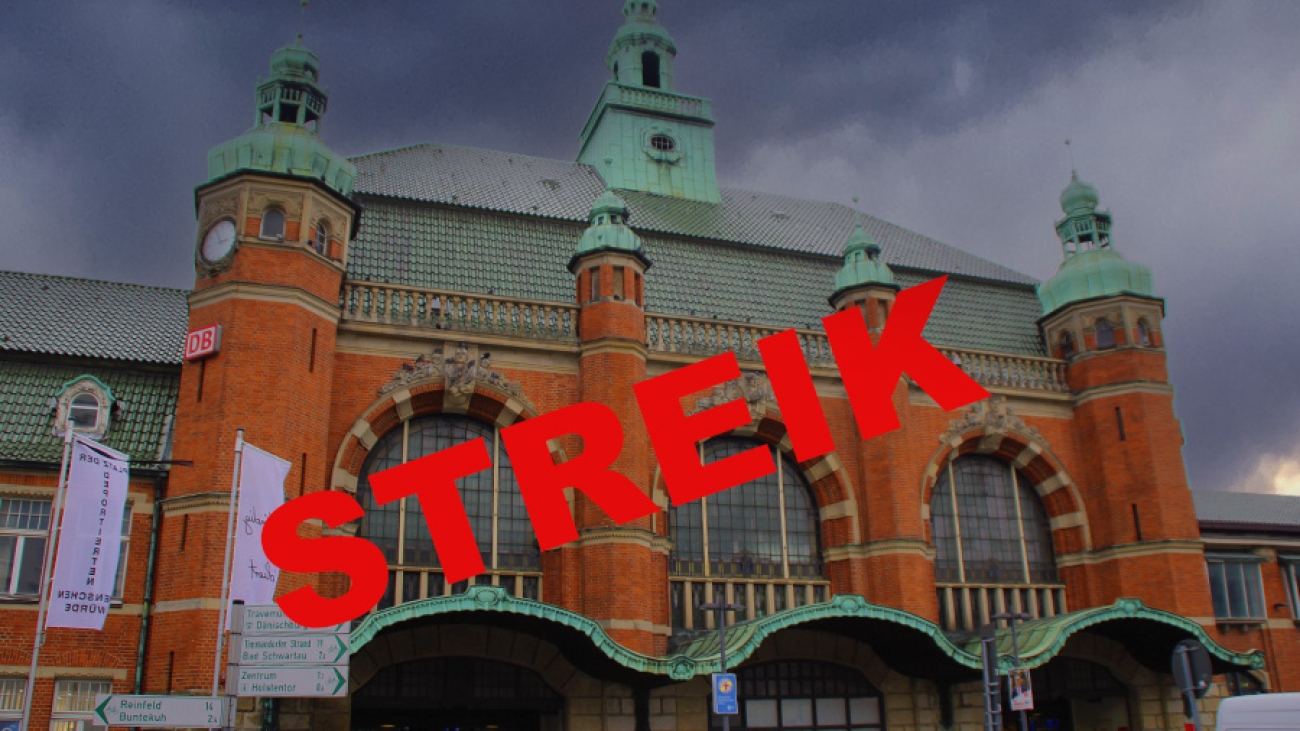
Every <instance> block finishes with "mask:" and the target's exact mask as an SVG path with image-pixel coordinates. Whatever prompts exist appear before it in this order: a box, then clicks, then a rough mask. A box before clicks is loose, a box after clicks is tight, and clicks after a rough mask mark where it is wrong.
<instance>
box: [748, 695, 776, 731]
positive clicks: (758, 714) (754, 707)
mask: <svg viewBox="0 0 1300 731" xmlns="http://www.w3.org/2000/svg"><path fill="white" fill-rule="evenodd" d="M777 725H778V723H777V719H776V701H770V700H765V701H745V727H746V728H774V727H776V726H777Z"/></svg>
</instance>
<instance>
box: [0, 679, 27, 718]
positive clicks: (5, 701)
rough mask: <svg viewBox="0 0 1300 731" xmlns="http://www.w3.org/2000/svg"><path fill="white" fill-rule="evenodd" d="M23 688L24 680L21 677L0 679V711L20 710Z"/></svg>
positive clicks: (24, 687)
mask: <svg viewBox="0 0 1300 731" xmlns="http://www.w3.org/2000/svg"><path fill="white" fill-rule="evenodd" d="M25 689H26V681H24V680H23V679H22V678H4V679H3V680H0V711H22V710H23V691H24V690H25Z"/></svg>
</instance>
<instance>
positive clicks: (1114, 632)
mask: <svg viewBox="0 0 1300 731" xmlns="http://www.w3.org/2000/svg"><path fill="white" fill-rule="evenodd" d="M421 624H439V625H448V624H451V625H455V624H464V625H469V624H473V625H487V626H495V627H503V628H508V629H512V630H515V631H520V632H526V633H528V634H531V635H534V636H536V637H539V638H545V639H547V640H548V641H550V642H552V643H554V644H555V645H556V646H557V647H559V648H561V651H562V652H563V653H564V654H565V656H566V657H568V658H569V660H570V662H572V663H573V664H574V665H575V666H576V667H578V668H581V669H582V670H583V671H584V672H586V673H588V674H590V675H593V676H597V677H603V678H607V679H610V680H615V681H620V682H628V683H638V684H649V685H660V684H665V683H670V682H674V681H684V680H690V679H691V678H694V677H696V676H698V675H705V674H708V673H713V672H718V671H719V670H720V668H721V664H720V658H719V644H718V643H719V637H718V633H716V632H708V633H705V634H702V635H701V636H700V637H698V638H697V639H695V640H693V641H692V642H690V643H689V644H687V645H685V646H683V647H681V648H680V649H679V651H678V652H677V653H675V654H672V655H667V656H664V657H652V656H649V655H643V654H641V653H637V652H633V651H631V650H629V649H627V648H625V647H623V646H622V645H620V644H618V643H617V642H615V641H614V640H613V639H612V638H610V636H609V635H608V634H606V632H605V630H604V629H602V628H601V626H600V625H599V624H598V623H597V622H596V621H595V620H593V619H590V618H588V617H584V616H582V615H580V614H576V613H574V612H570V611H568V610H565V609H561V608H559V607H556V606H552V605H550V604H544V603H542V602H537V601H533V600H529V599H518V598H515V597H512V596H510V595H509V594H507V593H506V592H505V590H503V589H501V588H498V587H491V586H475V587H471V588H470V589H469V590H468V591H467V592H465V593H464V594H458V595H456V596H451V597H440V598H436V599H424V600H421V601H416V602H409V603H406V604H402V605H400V606H396V607H391V608H389V609H385V610H383V611H380V612H376V613H375V614H373V615H371V616H369V617H367V618H366V620H365V621H364V622H362V623H361V625H360V626H359V627H357V629H356V630H354V631H353V632H352V651H353V652H354V653H355V652H358V651H360V650H361V649H362V648H364V647H365V646H366V644H367V643H369V642H371V641H372V640H374V639H375V638H376V637H379V636H380V635H382V634H384V633H385V632H386V631H395V630H397V629H398V628H403V629H404V628H409V627H411V626H418V625H421ZM795 627H798V628H800V629H809V630H820V631H825V632H829V633H833V634H838V635H842V636H845V637H851V638H853V639H856V640H859V641H861V642H863V643H865V644H867V645H870V646H871V648H872V649H873V650H874V651H875V652H876V654H878V655H879V656H880V657H881V659H882V660H884V661H885V662H886V663H887V664H889V666H890V667H892V668H893V669H895V670H897V671H898V672H900V673H903V674H905V675H910V676H913V677H920V678H929V679H933V680H938V681H961V680H967V679H973V678H975V677H977V676H978V673H979V667H980V656H979V642H978V640H975V641H971V642H967V643H966V644H965V645H964V646H961V645H958V644H956V643H954V642H953V641H952V640H951V639H949V637H948V636H947V635H945V634H944V632H943V631H942V630H941V629H940V628H939V626H938V625H936V624H934V623H933V622H930V621H928V620H925V619H922V618H921V617H918V616H916V615H914V614H910V613H908V612H904V611H902V610H899V609H893V608H890V607H884V606H879V605H876V604H871V603H869V602H868V601H867V600H866V599H864V598H862V597H861V596H857V595H854V594H841V595H838V596H836V597H834V598H833V599H831V600H830V601H828V602H823V603H821V604H810V605H807V606H803V607H799V608H797V609H791V610H788V611H784V612H779V613H777V614H772V615H768V616H766V617H762V618H760V619H755V620H751V621H748V622H742V623H740V624H736V625H733V626H731V627H728V628H727V639H726V642H727V665H728V666H729V667H735V666H737V665H740V664H741V663H743V662H744V661H745V660H747V659H748V658H749V657H751V656H752V655H753V654H754V652H755V651H756V650H758V648H759V647H760V646H761V645H762V644H763V642H764V641H766V640H767V639H768V638H769V637H771V636H772V635H774V634H776V633H778V632H781V631H783V630H786V629H791V628H795ZM1085 630H1086V631H1088V632H1090V633H1094V634H1098V635H1101V636H1104V637H1108V638H1110V639H1113V640H1116V641H1118V642H1120V643H1121V644H1123V645H1124V646H1125V647H1126V648H1128V650H1129V651H1130V652H1131V653H1132V654H1133V655H1134V657H1136V658H1137V659H1138V660H1139V661H1140V662H1142V663H1143V664H1145V665H1147V666H1148V667H1150V668H1151V669H1152V670H1155V671H1157V672H1161V673H1167V672H1168V668H1169V657H1170V653H1171V652H1172V650H1173V647H1174V645H1175V644H1177V643H1178V641H1179V640H1182V639H1186V638H1188V637H1191V638H1194V639H1196V640H1198V641H1200V642H1201V644H1203V645H1205V647H1206V649H1207V650H1209V652H1210V656H1211V658H1212V659H1213V663H1214V667H1215V671H1216V672H1224V671H1225V670H1246V669H1258V668H1262V667H1263V666H1264V656H1263V653H1261V652H1259V651H1251V652H1248V653H1235V652H1232V651H1230V650H1227V649H1225V648H1224V647H1222V646H1220V645H1219V644H1217V643H1216V642H1214V641H1213V640H1212V639H1210V637H1209V636H1208V635H1207V634H1206V633H1205V630H1203V629H1202V628H1201V626H1200V625H1198V624H1196V623H1195V622H1193V621H1191V620H1189V619H1186V618H1184V617H1180V616H1178V615H1175V614H1171V613H1169V612H1164V611H1161V610H1158V609H1150V608H1148V607H1146V606H1144V605H1143V604H1142V602H1140V601H1139V600H1137V599H1120V600H1119V601H1117V602H1116V603H1115V604H1113V605H1111V606H1108V607H1097V608H1094V609H1085V610H1082V611H1078V612H1071V613H1069V614H1062V615H1059V616H1056V617H1051V618H1048V619H1040V620H1033V621H1030V622H1025V623H1024V624H1021V625H1019V627H1018V628H1017V635H1018V640H1019V643H1020V656H1021V661H1022V663H1023V664H1025V665H1027V666H1029V667H1037V666H1039V665H1043V664H1045V663H1047V662H1048V661H1049V660H1051V659H1052V658H1053V657H1055V656H1056V655H1057V654H1058V653H1059V652H1060V651H1061V650H1062V649H1063V648H1064V647H1065V643H1066V641H1067V640H1068V639H1069V638H1070V636H1071V635H1073V634H1074V633H1076V632H1082V631H1085ZM997 640H998V651H999V653H1001V654H1003V655H1004V656H1009V655H1010V654H1011V633H1010V631H1009V630H1008V629H1006V628H1003V629H1001V630H999V631H998V635H997ZM1010 663H1011V661H1010V659H1009V657H1004V659H1003V664H1004V665H1005V666H1009V665H1010Z"/></svg>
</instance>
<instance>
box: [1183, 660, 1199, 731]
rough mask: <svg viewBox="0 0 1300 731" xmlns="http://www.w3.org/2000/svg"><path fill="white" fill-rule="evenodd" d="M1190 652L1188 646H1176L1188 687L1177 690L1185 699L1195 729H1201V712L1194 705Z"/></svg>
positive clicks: (1194, 694)
mask: <svg viewBox="0 0 1300 731" xmlns="http://www.w3.org/2000/svg"><path fill="white" fill-rule="evenodd" d="M1191 652H1192V649H1191V648H1190V647H1179V648H1178V655H1179V656H1180V657H1181V658H1182V659H1183V674H1184V675H1185V676H1186V677H1187V683H1188V687H1186V688H1179V690H1180V691H1182V693H1183V697H1184V698H1186V699H1187V710H1188V711H1190V712H1191V714H1192V723H1193V724H1194V725H1195V728H1196V731H1201V712H1200V709H1199V708H1197V707H1196V690H1197V689H1196V687H1195V686H1193V685H1191V683H1192V682H1193V678H1192V658H1190V657H1188V655H1190V654H1191Z"/></svg>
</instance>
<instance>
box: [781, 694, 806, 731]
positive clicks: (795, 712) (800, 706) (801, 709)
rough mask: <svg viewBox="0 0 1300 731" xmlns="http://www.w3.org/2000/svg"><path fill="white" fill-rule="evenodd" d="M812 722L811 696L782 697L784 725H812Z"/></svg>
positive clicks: (786, 726)
mask: <svg viewBox="0 0 1300 731" xmlns="http://www.w3.org/2000/svg"><path fill="white" fill-rule="evenodd" d="M812 722H813V716H812V699H811V698H783V699H781V725H782V726H783V727H785V728H790V727H792V726H811V725H812Z"/></svg>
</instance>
